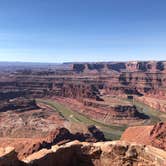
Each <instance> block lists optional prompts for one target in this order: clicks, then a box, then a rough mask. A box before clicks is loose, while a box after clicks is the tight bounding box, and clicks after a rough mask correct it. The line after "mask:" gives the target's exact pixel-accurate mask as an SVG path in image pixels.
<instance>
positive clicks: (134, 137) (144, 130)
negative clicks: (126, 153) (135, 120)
mask: <svg viewBox="0 0 166 166" xmlns="http://www.w3.org/2000/svg"><path fill="white" fill-rule="evenodd" d="M121 140H124V141H129V142H136V143H141V144H146V145H152V146H154V147H157V148H160V149H163V150H166V123H163V122H161V123H158V124H156V125H154V126H136V127H129V128H128V129H126V131H125V132H124V133H123V134H122V137H121Z"/></svg>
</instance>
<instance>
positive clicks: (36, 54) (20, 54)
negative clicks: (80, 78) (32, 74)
mask: <svg viewBox="0 0 166 166" xmlns="http://www.w3.org/2000/svg"><path fill="white" fill-rule="evenodd" d="M127 60H166V0H0V61H39V62H67V61H127Z"/></svg>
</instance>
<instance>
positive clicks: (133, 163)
mask: <svg viewBox="0 0 166 166" xmlns="http://www.w3.org/2000/svg"><path fill="white" fill-rule="evenodd" d="M0 150H1V153H0V165H5V166H9V165H10V166H11V165H12V166H24V165H25V166H26V165H31V166H45V165H47V166H54V165H57V166H78V165H82V166H110V165H111V166H163V165H165V164H166V152H165V151H162V150H159V149H157V148H154V147H151V146H143V145H139V144H133V143H127V142H123V141H113V142H98V143H87V142H82V143H81V142H78V141H74V142H70V143H67V144H64V145H60V146H58V145H55V146H52V147H51V149H42V150H40V151H38V152H36V153H33V154H32V155H30V156H28V157H26V158H25V159H24V160H23V161H21V160H18V158H17V155H16V152H15V151H14V149H13V148H9V147H8V148H5V149H0Z"/></svg>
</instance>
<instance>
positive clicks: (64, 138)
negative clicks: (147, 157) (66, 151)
mask: <svg viewBox="0 0 166 166" xmlns="http://www.w3.org/2000/svg"><path fill="white" fill-rule="evenodd" d="M87 130H88V133H79V132H77V133H71V132H70V131H69V130H68V129H66V128H57V129H56V130H55V131H52V132H50V133H48V136H47V137H46V138H0V147H5V146H12V147H14V148H15V150H16V152H17V153H18V157H19V158H20V159H23V158H25V157H27V156H28V155H30V154H32V153H34V152H37V151H39V150H40V149H43V148H47V149H49V148H51V146H52V145H62V144H65V143H66V142H70V141H73V140H79V141H82V142H84V141H86V142H99V141H105V138H104V134H103V133H102V132H101V131H100V130H99V129H97V128H96V127H95V126H88V127H87Z"/></svg>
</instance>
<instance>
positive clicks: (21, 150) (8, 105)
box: [0, 61, 166, 166]
mask: <svg viewBox="0 0 166 166" xmlns="http://www.w3.org/2000/svg"><path fill="white" fill-rule="evenodd" d="M0 65H2V64H0ZM0 69H1V70H0V148H1V151H2V152H4V153H3V155H2V156H3V157H0V165H5V164H6V165H7V163H8V165H10V164H11V163H10V161H9V159H8V157H9V158H10V156H12V157H13V160H15V162H14V163H12V164H13V165H19V164H20V165H44V162H46V161H45V160H44V158H47V161H50V166H51V165H53V163H57V165H65V164H66V165H67V163H63V161H58V158H60V156H59V153H63V154H64V155H62V156H64V158H66V160H70V159H71V163H70V165H78V163H79V162H82V165H96V166H100V165H101V166H102V165H107V162H108V163H112V165H141V164H142V165H163V163H164V164H165V160H166V153H165V150H166V148H165V147H166V146H165V139H166V135H165V133H166V130H165V122H166V61H144V62H143V61H130V62H92V63H88V62H84V63H64V64H45V65H43V64H41V65H32V64H28V65H20V64H19V65H17V63H16V64H11V65H10V64H8V65H7V66H5V65H4V66H3V67H1V66H0ZM140 133H142V134H140ZM119 139H120V141H111V140H119ZM75 140H78V141H80V142H75ZM72 141H74V142H72ZM104 141H108V142H104ZM124 141H126V142H124ZM71 142H72V143H71ZM98 142H100V143H98ZM7 146H9V147H10V148H8V149H9V150H11V151H10V152H9V154H8V153H5V148H6V147H7ZM131 149H132V150H131ZM7 151H8V150H7ZM131 151H132V152H131ZM114 153H115V154H116V153H117V158H115V156H113V154H114ZM74 154H76V157H74ZM129 154H130V155H131V156H128V155H129ZM3 162H4V163H5V164H1V163H3ZM61 162H62V163H61ZM15 163H17V164H15ZM12 164H11V165H12ZM45 165H48V163H47V164H46V163H45ZM165 165H166V164H165Z"/></svg>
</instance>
